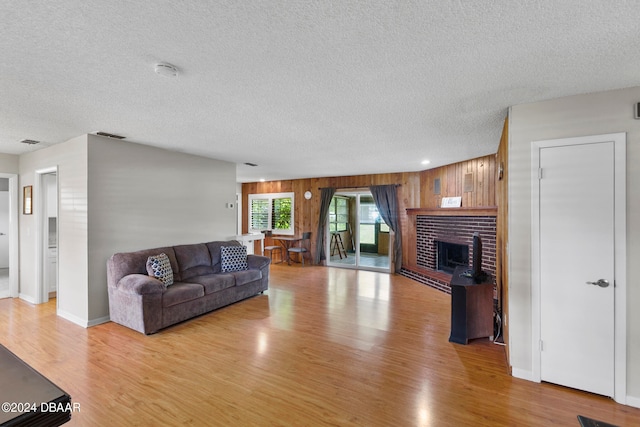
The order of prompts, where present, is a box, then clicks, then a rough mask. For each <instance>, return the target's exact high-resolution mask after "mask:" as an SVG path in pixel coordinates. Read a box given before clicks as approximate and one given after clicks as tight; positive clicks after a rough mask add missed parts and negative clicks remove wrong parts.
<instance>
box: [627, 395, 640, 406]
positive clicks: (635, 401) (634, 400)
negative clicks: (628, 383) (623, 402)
mask: <svg viewBox="0 0 640 427" xmlns="http://www.w3.org/2000/svg"><path fill="white" fill-rule="evenodd" d="M627 406H633V407H634V408H640V397H634V396H627Z"/></svg>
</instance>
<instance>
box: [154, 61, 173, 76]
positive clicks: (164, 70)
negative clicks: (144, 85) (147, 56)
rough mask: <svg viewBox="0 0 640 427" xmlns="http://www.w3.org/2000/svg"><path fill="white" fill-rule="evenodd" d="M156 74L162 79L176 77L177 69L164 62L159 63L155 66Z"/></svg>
mask: <svg viewBox="0 0 640 427" xmlns="http://www.w3.org/2000/svg"><path fill="white" fill-rule="evenodd" d="M155 70H156V74H159V75H161V76H163V77H171V78H173V77H177V76H178V68H177V67H176V66H175V65H171V64H167V63H166V62H159V63H157V64H156V66H155Z"/></svg>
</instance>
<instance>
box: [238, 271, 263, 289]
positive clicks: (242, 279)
mask: <svg viewBox="0 0 640 427" xmlns="http://www.w3.org/2000/svg"><path fill="white" fill-rule="evenodd" d="M231 274H232V275H233V276H234V277H235V278H236V286H242V285H246V284H247V283H251V282H255V281H256V280H260V279H262V272H261V271H260V270H244V271H235V272H233V273H231Z"/></svg>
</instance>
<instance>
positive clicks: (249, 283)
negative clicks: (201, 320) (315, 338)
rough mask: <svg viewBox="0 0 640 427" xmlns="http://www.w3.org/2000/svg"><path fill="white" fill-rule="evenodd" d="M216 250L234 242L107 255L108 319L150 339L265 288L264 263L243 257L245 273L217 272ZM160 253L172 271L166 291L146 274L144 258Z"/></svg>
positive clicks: (265, 260) (266, 261)
mask: <svg viewBox="0 0 640 427" xmlns="http://www.w3.org/2000/svg"><path fill="white" fill-rule="evenodd" d="M222 246H240V243H239V242H237V241H235V240H232V241H226V242H223V241H219V242H209V243H199V244H192V245H179V246H168V247H164V248H155V249H146V250H141V251H137V252H129V253H117V254H115V255H113V256H112V257H111V258H109V260H108V261H107V285H108V290H109V315H110V318H111V320H112V321H113V322H116V323H119V324H121V325H124V326H126V327H128V328H131V329H134V330H136V331H138V332H142V333H143V334H152V333H154V332H157V331H159V330H160V329H163V328H166V327H167V326H170V325H173V324H176V323H178V322H182V321H183V320H186V319H190V318H192V317H194V316H198V315H200V314H203V313H206V312H209V311H212V310H215V309H217V308H220V307H223V306H226V305H229V304H232V303H234V302H237V301H240V300H243V299H245V298H249V297H251V296H254V295H256V294H259V293H261V292H264V291H266V290H267V289H268V287H269V264H270V262H271V261H270V260H269V258H267V257H264V256H259V255H247V265H248V269H247V270H244V271H236V272H225V273H223V272H222V271H221V259H220V248H221V247H222ZM160 253H165V254H166V255H167V256H168V257H169V260H170V262H171V268H172V270H173V277H174V284H173V285H171V286H169V287H166V288H165V286H164V285H163V284H162V282H161V281H160V280H158V279H156V278H153V277H150V276H149V275H148V274H147V267H146V263H147V258H148V257H149V256H153V255H158V254H160Z"/></svg>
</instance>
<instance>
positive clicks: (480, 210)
mask: <svg viewBox="0 0 640 427" xmlns="http://www.w3.org/2000/svg"><path fill="white" fill-rule="evenodd" d="M407 215H430V216H497V215H498V207H497V206H483V207H477V208H409V209H407Z"/></svg>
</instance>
